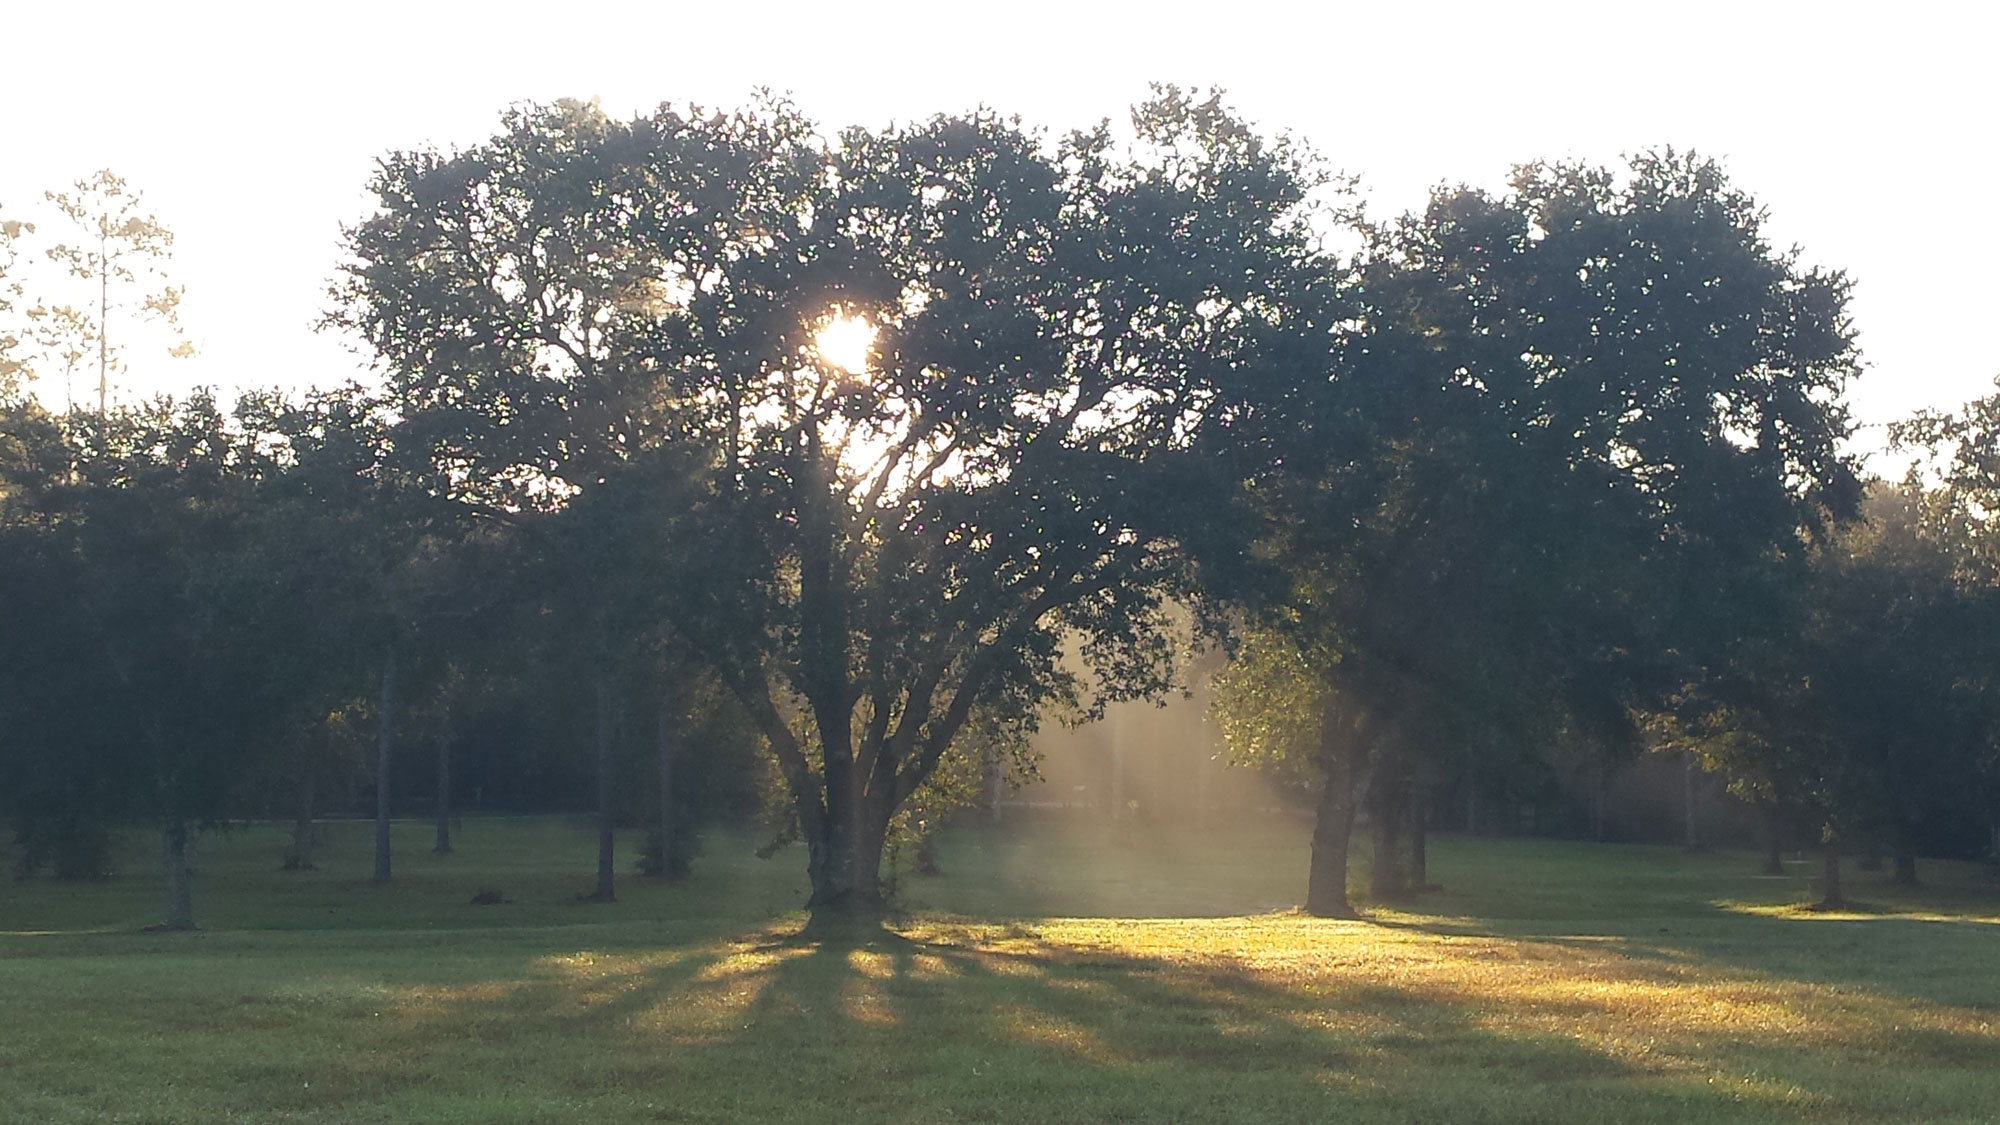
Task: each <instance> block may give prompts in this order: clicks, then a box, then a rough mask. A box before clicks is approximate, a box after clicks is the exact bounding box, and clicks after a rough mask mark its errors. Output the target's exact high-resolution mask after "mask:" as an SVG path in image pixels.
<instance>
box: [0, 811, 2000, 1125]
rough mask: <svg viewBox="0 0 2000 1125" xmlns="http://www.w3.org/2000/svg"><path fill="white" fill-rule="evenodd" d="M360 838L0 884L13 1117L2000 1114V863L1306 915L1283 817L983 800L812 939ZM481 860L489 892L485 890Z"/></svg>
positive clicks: (1636, 858) (1561, 887)
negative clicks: (990, 804)
mask: <svg viewBox="0 0 2000 1125" xmlns="http://www.w3.org/2000/svg"><path fill="white" fill-rule="evenodd" d="M399 829H401V830H402V834H401V835H400V836H399V837H398V847H399V849H400V851H399V853H398V859H397V879H396V882H395V884H394V885H393V886H390V887H386V888H384V887H375V886H373V885H371V884H370V883H368V882H367V878H366V877H367V872H368V865H369V856H368V851H367V849H368V842H367V831H368V829H367V826H365V825H361V824H342V825H334V826H332V829H331V833H332V837H333V839H332V846H331V848H330V850H329V852H328V854H327V856H326V857H325V860H324V861H323V863H322V870H320V871H317V872H311V873H289V874H288V873H284V872H281V871H279V870H277V865H278V864H277V861H278V856H279V854H280V850H281V844H282V838H281V834H280V833H279V831H278V830H277V829H275V828H270V827H257V828H251V829H247V830H243V831H240V832H236V833H232V834H230V835H228V836H223V837H211V838H206V839H204V841H203V845H202V851H201V856H200V865H201V875H200V878H199V882H198V886H197V900H196V912H197V917H198V919H199V920H200V922H201V923H202V925H203V926H204V927H205V929H204V930H203V931H201V932H199V933H195V934H182V935H173V934H149V933H142V932H140V928H141V927H142V926H144V925H146V924H148V923H150V922H154V921H157V920H158V919H159V917H160V916H161V911H160V905H159V903H160V894H159V892H158V890H157V889H156V880H154V879H153V878H152V877H151V871H150V868H149V865H148V863H147V860H148V859H149V858H150V856H149V855H148V854H147V853H145V852H144V851H143V850H135V853H134V855H133V856H132V857H131V858H130V860H129V862H128V867H129V869H130V870H131V871H132V872H133V874H131V875H128V876H125V877H121V878H118V879H114V880H111V881H109V882H107V883H104V884H98V885H89V886H73V885H60V884H55V883H51V882H46V881H42V882H31V883H7V884H0V1119H5V1120H8V1121H16V1120H18V1121H36V1122H40V1121H58V1122H59V1121H158V1122H216V1121H257V1122H262V1121H315V1122H336V1121H337V1122H346V1121H399V1122H403V1121H522V1122H527V1121H561V1120H571V1119H576V1120H592V1121H611V1122H623V1121H716V1122H721V1121H760V1120H762V1121H814V1122H826V1121H850V1120H854V1121H912V1122H930V1121H939V1122H944V1121H1061V1122H1088V1121H1100V1120H1123V1121H1188V1122H1207V1121H1286V1122H1290V1121H1343V1122H1344V1121H1398V1122H1400V1121H1441V1122H1442V1121H1451V1122H1478V1121H1546V1120H1552V1119H1554V1120H1573V1121H1593V1122H1596V1121H1610V1122H1615V1123H1617V1125H1629V1123H1634V1122H1648V1121H1659V1122H1683V1121H1735V1120H1743V1121H1774V1120H1775V1121H1787V1120H1801V1121H1883V1120H1908V1121H1993V1120H2000V884H1995V883H1994V882H1992V881H1990V880H1989V879H1987V878H1986V876H1985V874H1984V873H1983V872H1982V871H1980V870H1978V869H1976V868H1974V867H1971V866H1969V865H1968V866H1963V867H1958V866H1946V865H1942V864H1930V865H1927V867H1926V870H1925V877H1926V878H1927V879H1928V880H1929V885H1928V886H1927V887H1925V888H1924V889H1922V890H1919V891H1914V892H1907V893H1900V894H1899V893H1892V892H1891V889H1890V888H1889V886H1888V885H1887V884H1886V883H1884V882H1882V881H1881V879H1880V877H1879V876H1873V875H1859V876H1855V877H1853V879H1852V882H1851V886H1850V888H1849V890H1850V894H1851V896H1852V897H1854V898H1857V899H1859V900H1862V901H1864V902H1868V903H1870V904H1871V906H1870V907H1869V908H1868V909H1866V910H1864V911H1859V912H1857V913H1853V914H1843V915H1822V914H1809V913H1805V912H1803V911H1799V910H1797V909H1796V905H1797V904H1799V903H1802V902H1804V901H1806V900H1807V897H1808V895H1809V890H1808V888H1807V886H1806V880H1805V877H1804V873H1805V872H1806V870H1807V867H1806V866H1805V865H1800V866H1799V867H1798V868H1797V870H1798V871H1799V872H1800V874H1799V875H1798V876H1797V877H1788V878H1769V877H1759V876H1756V875H1754V874H1752V872H1753V871H1754V870H1755V868H1756V863H1755V861H1754V860H1753V858H1752V857H1749V856H1745V855H1741V854H1731V853H1717V854H1712V855H1701V856H1688V855H1683V854H1681V853H1680V852H1678V851H1675V850H1672V849H1667V848H1648V847H1625V846H1608V845H1582V844H1570V843H1556V842H1547V841H1527V840H1507V841H1495V840H1480V839H1470V838H1461V839H1453V838H1445V839H1441V840H1438V841H1436V842H1435V843H1434V844H1433V847H1432V857H1433V858H1432V865H1431V877H1432V879H1433V880H1435V881H1438V882H1441V883H1443V884H1444V885H1445V888H1446V889H1445V890H1444V891H1442V892H1439V893H1435V894H1431V895H1427V896H1425V897H1424V898H1423V899H1422V900H1420V902H1419V903H1418V904H1417V905H1416V907H1415V908H1414V909H1410V910H1396V911H1386V910H1385V911H1379V912H1376V913H1375V914H1374V916H1373V917H1372V918H1371V920H1369V921H1367V922H1335V921H1325V920H1319V919H1313V918H1308V917H1304V916H1301V915H1299V914H1297V913H1295V912H1292V911H1291V910H1290V909H1289V908H1290V906H1291V904H1292V903H1294V902H1296V901H1297V900H1298V897H1299V895H1300V893H1301V891H1302V888H1303V884H1304V873H1305V872H1304V865H1305V839H1304V833H1303V831H1302V830H1301V829H1299V828H1297V827H1296V826H1293V825H1290V824H1285V823H1272V824H1267V825H1264V826H1262V827H1260V828H1256V829H1239V830H1230V831H1226V832H1225V831H1213V832H1200V831H1193V830H1182V831H1168V830H1164V829H1151V828H1146V827H1143V826H1115V827H1114V826H1110V825H1101V824H1093V825H1082V824H1068V823H1064V822H1056V821H1049V822H1040V823H1035V824H1028V825H1017V826H1007V827H1005V828H982V829H976V830H965V831H961V832H959V833H957V834H956V835H954V836H952V837H950V838H949V839H948V840H947V843H946V847H945V850H944V867H945V874H944V875H943V876H940V877H935V878H926V879H914V880H906V881H905V882H904V885H903V901H904V903H905V905H906V913H905V914H904V915H903V916H902V917H900V918H899V920H898V921H897V924H896V932H895V933H893V934H885V935H881V936H877V937H873V938H868V939H857V940H853V941H848V942H837V943H824V944H815V943H812V942H807V941H804V940H801V939H800V938H799V937H798V936H797V931H798V928H799V926H800V924H801V922H802V920H803V919H802V916H801V915H800V914H799V913H797V911H796V908H797V906H798V904H799V903H800V902H801V901H802V900H803V896H804V890H805V888H804V878H803V874H802V871H801V868H802V866H803V859H802V855H801V853H800V852H798V851H797V850H793V851H791V852H787V853H783V854H781V855H780V856H779V857H778V858H777V859H775V860H772V861H760V860H757V859H755V858H754V857H753V856H751V855H750V851H751V848H752V846H753V845H754V843H755V841H754V840H751V839H749V838H747V837H737V836H716V837H713V838H711V839H710V840H709V841H708V842H707V850H706V853H705V854H704V855H703V857H702V858H701V860H700V861H699V864H698V867H697V875H696V877H695V878H694V879H693V880H692V881H691V882H689V883H686V884H682V885H679V886H672V887H663V886H659V885H655V884H652V883H649V882H647V881H644V880H642V879H640V878H638V877H636V876H634V877H629V878H626V879H625V880H624V882H623V884H622V886H621V890H620V893H621V901H620V902H618V903H615V904H608V905H594V904H589V903H585V902H581V901H578V900H577V897H576V896H577V895H578V894H579V893H580V892H583V891H587V890H588V889H589V887H590V883H591V871H592V863H593V860H592V856H593V846H594V845H593V839H592V837H591V836H590V834H589V832H588V831H587V829H586V828H585V827H583V826H582V825H580V824H570V823H567V822H562V821H557V820H500V819H492V820H470V821H467V822H466V824H465V828H464V831H463V832H462V833H461V834H460V838H459V844H460V851H459V853H458V854H456V855H452V856H446V857H439V856H433V855H431V854H430V853H429V851H428V850H427V846H428V843H429V836H428V830H427V829H426V827H425V826H423V825H420V824H415V823H412V824H409V825H405V826H399ZM488 887H491V888H495V889H498V890H500V891H502V892H503V893H504V895H505V896H506V898H507V899H508V901H507V902H505V903H503V904H501V905H497V906H474V905H471V903H470V899H471V897H472V895H473V893H474V892H475V891H478V890H481V889H483V888H488Z"/></svg>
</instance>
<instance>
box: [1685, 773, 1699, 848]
mask: <svg viewBox="0 0 2000 1125" xmlns="http://www.w3.org/2000/svg"><path fill="white" fill-rule="evenodd" d="M1699 796H1700V794H1699V792H1698V790H1697V786H1696V784H1695V769H1694V755H1693V754H1691V753H1690V754H1688V755H1687V761H1686V763H1685V764H1684V765H1683V767H1682V769H1681V821H1682V823H1681V835H1682V839H1681V846H1682V847H1684V848H1686V849H1687V850H1688V851H1691V852H1696V851H1700V850H1701V832H1700V808H1701V805H1700V801H1699V800H1698V798H1699Z"/></svg>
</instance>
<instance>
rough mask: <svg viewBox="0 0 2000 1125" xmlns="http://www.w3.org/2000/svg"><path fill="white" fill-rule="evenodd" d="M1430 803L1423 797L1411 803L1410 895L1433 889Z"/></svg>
mask: <svg viewBox="0 0 2000 1125" xmlns="http://www.w3.org/2000/svg"><path fill="white" fill-rule="evenodd" d="M1429 835H1430V802H1428V801H1426V800H1425V799H1424V798H1423V797H1422V796H1421V795H1419V796H1418V797H1417V798H1416V799H1415V800H1413V801H1411V802H1410V893H1412V894H1422V893H1424V892H1425V891H1427V890H1430V888H1431V873H1430V854H1429V853H1430V846H1429V845H1430V840H1429V838H1428V837H1429Z"/></svg>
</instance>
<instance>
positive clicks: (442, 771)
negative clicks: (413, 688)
mask: <svg viewBox="0 0 2000 1125" xmlns="http://www.w3.org/2000/svg"><path fill="white" fill-rule="evenodd" d="M442 722H443V726H442V728H441V729H440V730H439V731H438V746H437V751H438V760H437V767H438V768H437V843H435V844H432V845H431V850H432V851H434V852H436V853H437V854H439V855H450V854H451V705H450V704H449V703H446V704H445V709H444V715H443V716H442Z"/></svg>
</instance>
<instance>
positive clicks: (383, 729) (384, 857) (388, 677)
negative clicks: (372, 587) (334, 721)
mask: <svg viewBox="0 0 2000 1125" xmlns="http://www.w3.org/2000/svg"><path fill="white" fill-rule="evenodd" d="M395 687H396V650H395V649H393V648H392V649H390V650H388V654H387V655H386V656H385V657H384V658H383V660H382V712H381V716H380V721H379V722H378V723H377V724H376V743H375V881H376V882H378V883H386V882H388V881H389V767H390V765H391V764H392V763H393V761H394V755H395V748H396V741H395V725H394V723H393V722H391V719H392V718H393V714H394V713H393V711H392V710H391V707H392V706H393V704H394V703H395Z"/></svg>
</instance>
